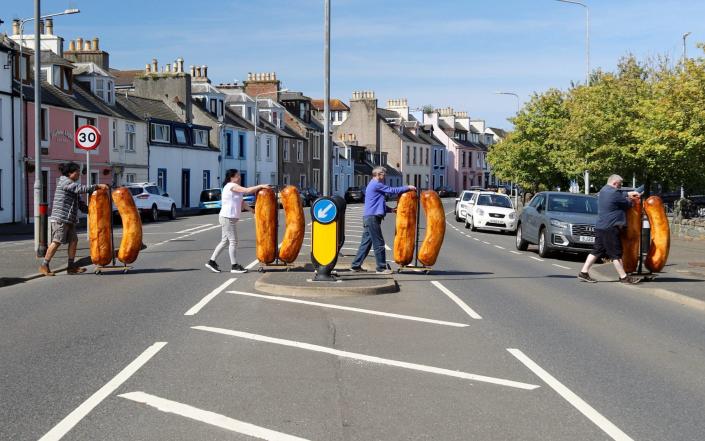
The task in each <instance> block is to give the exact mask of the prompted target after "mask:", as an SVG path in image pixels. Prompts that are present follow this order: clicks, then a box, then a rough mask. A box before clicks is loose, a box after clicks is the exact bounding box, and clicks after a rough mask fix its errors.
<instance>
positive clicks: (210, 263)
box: [206, 260, 220, 273]
mask: <svg viewBox="0 0 705 441" xmlns="http://www.w3.org/2000/svg"><path fill="white" fill-rule="evenodd" d="M206 268H208V269H209V270H211V271H213V272H214V273H219V272H220V268H218V264H217V263H215V261H213V260H209V261H208V262H206Z"/></svg>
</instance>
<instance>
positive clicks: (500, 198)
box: [465, 191, 517, 232]
mask: <svg viewBox="0 0 705 441" xmlns="http://www.w3.org/2000/svg"><path fill="white" fill-rule="evenodd" d="M516 225H517V213H516V210H515V209H514V206H513V205H512V200H511V199H510V198H509V196H507V195H504V194H500V193H494V192H491V191H480V192H477V193H475V194H473V196H472V199H471V200H470V204H469V206H468V208H467V212H466V214H465V228H470V229H471V230H472V231H475V230H478V229H483V230H494V231H511V232H513V231H514V230H515V229H516Z"/></svg>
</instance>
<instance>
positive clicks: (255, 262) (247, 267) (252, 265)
mask: <svg viewBox="0 0 705 441" xmlns="http://www.w3.org/2000/svg"><path fill="white" fill-rule="evenodd" d="M258 263H259V260H257V259H255V260H253V261H252V262H250V264H249V265H247V266H246V267H245V269H248V270H251V269H252V268H254V267H256V266H257V264H258Z"/></svg>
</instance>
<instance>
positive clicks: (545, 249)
mask: <svg viewBox="0 0 705 441" xmlns="http://www.w3.org/2000/svg"><path fill="white" fill-rule="evenodd" d="M550 254H551V248H550V247H549V246H548V239H547V238H546V228H542V229H541V231H539V256H541V257H548V256H549V255H550Z"/></svg>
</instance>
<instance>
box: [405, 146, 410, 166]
mask: <svg viewBox="0 0 705 441" xmlns="http://www.w3.org/2000/svg"><path fill="white" fill-rule="evenodd" d="M406 163H407V165H408V164H411V146H408V145H407V146H406Z"/></svg>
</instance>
